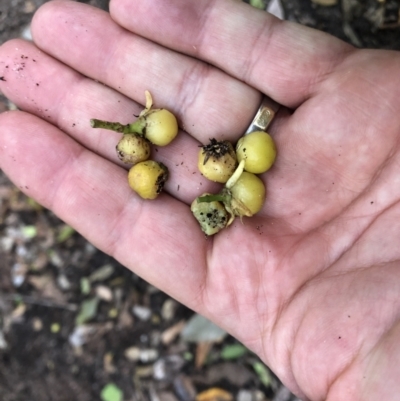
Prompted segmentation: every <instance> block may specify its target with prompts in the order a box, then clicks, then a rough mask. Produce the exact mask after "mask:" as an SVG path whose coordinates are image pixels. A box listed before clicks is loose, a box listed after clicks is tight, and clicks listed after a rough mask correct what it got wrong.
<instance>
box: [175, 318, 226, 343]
mask: <svg viewBox="0 0 400 401" xmlns="http://www.w3.org/2000/svg"><path fill="white" fill-rule="evenodd" d="M226 336H227V332H226V331H225V330H222V329H221V328H220V327H218V326H217V325H215V324H214V323H212V322H211V321H209V320H208V319H206V318H205V317H204V316H201V315H198V314H197V313H196V314H194V315H193V316H192V317H191V318H190V319H189V321H188V322H187V323H186V325H185V327H184V328H183V330H182V332H181V337H182V339H183V340H185V341H189V342H194V343H202V342H221V341H222V340H223V339H224V338H225V337H226Z"/></svg>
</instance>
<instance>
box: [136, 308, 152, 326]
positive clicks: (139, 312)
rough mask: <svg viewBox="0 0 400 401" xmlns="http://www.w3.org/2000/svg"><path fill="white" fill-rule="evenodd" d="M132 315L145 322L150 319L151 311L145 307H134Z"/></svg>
mask: <svg viewBox="0 0 400 401" xmlns="http://www.w3.org/2000/svg"><path fill="white" fill-rule="evenodd" d="M132 313H133V314H134V315H135V316H136V317H137V318H138V319H139V320H142V321H144V322H145V321H147V320H149V319H150V318H151V309H150V308H147V307H146V306H141V305H134V306H133V308H132Z"/></svg>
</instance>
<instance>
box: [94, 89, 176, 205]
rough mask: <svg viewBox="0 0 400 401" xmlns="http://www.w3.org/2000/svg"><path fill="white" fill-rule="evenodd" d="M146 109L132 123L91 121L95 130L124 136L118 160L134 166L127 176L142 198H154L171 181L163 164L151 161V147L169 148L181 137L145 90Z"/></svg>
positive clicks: (171, 119) (170, 117) (173, 121)
mask: <svg viewBox="0 0 400 401" xmlns="http://www.w3.org/2000/svg"><path fill="white" fill-rule="evenodd" d="M145 94H146V107H145V109H144V110H143V111H142V112H141V113H140V115H139V117H138V119H137V120H136V121H135V122H134V123H131V124H126V125H123V124H120V123H114V122H109V121H103V120H97V119H92V120H90V123H91V126H92V127H93V128H104V129H109V130H112V131H117V132H120V133H122V134H123V136H122V138H121V140H120V141H119V142H118V144H117V147H116V150H117V154H118V157H119V158H120V160H122V161H123V162H124V163H126V164H130V165H132V167H131V168H130V170H129V173H128V182H129V185H130V187H131V188H132V189H133V190H134V191H135V192H136V193H137V194H138V195H139V196H140V197H142V198H143V199H155V198H156V197H157V196H158V195H159V194H160V192H161V191H162V189H163V187H164V184H165V182H166V181H167V179H168V176H169V171H168V168H167V166H165V165H164V164H162V163H160V162H157V161H154V160H149V158H150V155H151V144H153V145H157V146H166V145H168V144H169V143H171V141H172V140H173V139H174V138H175V137H176V135H177V134H178V122H177V120H176V118H175V116H174V115H173V114H172V113H171V112H170V111H168V110H166V109H153V108H152V106H153V99H152V97H151V94H150V92H148V91H146V92H145Z"/></svg>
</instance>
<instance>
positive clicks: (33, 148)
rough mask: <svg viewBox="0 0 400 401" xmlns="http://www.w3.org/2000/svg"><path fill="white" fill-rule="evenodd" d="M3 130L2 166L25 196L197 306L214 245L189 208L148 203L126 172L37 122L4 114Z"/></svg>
mask: <svg viewBox="0 0 400 401" xmlns="http://www.w3.org/2000/svg"><path fill="white" fill-rule="evenodd" d="M0 126H1V127H2V129H1V132H0V168H1V169H2V170H3V171H4V172H5V173H6V174H7V175H8V176H9V177H10V178H11V179H12V181H13V182H14V183H15V184H16V185H17V186H18V187H19V188H21V190H23V191H24V192H25V193H26V194H27V195H29V196H31V197H33V198H35V199H37V200H38V201H39V202H40V203H41V204H42V205H44V206H45V207H47V208H49V209H51V210H52V211H54V212H55V213H56V214H57V215H58V216H59V217H60V218H61V219H63V220H64V221H65V222H67V223H68V224H70V225H71V226H73V227H75V228H76V229H77V230H78V231H79V232H80V233H81V234H82V235H84V236H85V237H86V238H87V239H88V240H89V241H90V242H92V243H93V244H94V245H95V246H96V247H98V248H99V249H101V250H103V251H104V252H106V253H108V254H110V255H112V256H113V257H115V258H116V259H117V260H119V261H120V262H121V263H122V264H124V265H125V266H128V267H129V266H130V267H133V266H134V268H135V272H136V273H137V274H139V275H140V276H142V277H143V278H145V279H146V280H148V281H149V282H152V283H153V284H154V285H157V286H158V287H159V288H161V289H163V290H165V291H167V292H169V293H170V294H173V295H174V297H176V298H178V299H179V300H181V301H182V300H185V302H189V303H190V304H191V306H192V307H193V306H195V302H196V296H197V294H199V287H200V285H201V283H202V281H203V274H204V270H203V269H204V266H205V257H204V255H205V248H206V247H208V246H209V244H210V242H209V241H206V240H205V239H204V236H203V235H202V233H201V231H200V230H199V228H198V227H197V222H196V221H195V220H194V218H193V217H192V216H191V214H190V210H189V208H188V207H187V206H186V205H184V204H182V203H181V202H179V201H177V200H174V199H173V198H171V197H169V196H168V195H165V194H162V195H161V196H160V198H158V199H156V200H154V201H143V200H141V199H140V198H139V197H138V196H136V195H135V194H134V193H133V192H132V191H131V190H130V189H129V187H128V185H127V182H126V171H125V170H124V169H122V168H120V167H119V166H116V165H115V164H114V163H111V162H109V161H106V160H104V159H103V158H101V157H100V156H98V155H96V154H94V153H92V152H90V151H88V150H87V149H85V148H84V147H82V146H81V145H79V144H78V143H77V142H75V141H74V140H73V139H71V138H70V137H68V136H66V135H64V134H63V133H62V132H61V131H60V130H59V129H57V128H56V127H54V126H52V125H50V124H48V123H46V122H44V121H43V120H41V119H39V118H37V117H34V116H32V115H29V114H27V113H24V112H19V111H18V112H8V113H3V114H1V115H0ZM183 282H184V283H185V285H184V286H182V283H183Z"/></svg>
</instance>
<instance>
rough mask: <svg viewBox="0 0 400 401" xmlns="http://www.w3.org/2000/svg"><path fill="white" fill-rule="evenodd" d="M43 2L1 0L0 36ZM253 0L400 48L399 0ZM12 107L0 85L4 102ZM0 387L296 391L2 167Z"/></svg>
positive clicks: (114, 396) (286, 399) (358, 42)
mask: <svg viewBox="0 0 400 401" xmlns="http://www.w3.org/2000/svg"><path fill="white" fill-rule="evenodd" d="M45 2H46V0H0V43H4V42H5V41H6V40H8V39H11V38H14V37H27V36H28V35H29V30H28V27H29V21H30V20H31V18H32V15H33V13H34V12H35V10H36V9H37V8H38V7H39V6H40V5H41V4H43V3H45ZM82 2H84V3H89V4H92V5H94V6H96V7H101V8H103V9H107V6H108V1H107V0H87V1H82ZM251 2H252V3H253V5H256V6H257V5H258V6H261V7H263V6H264V7H265V6H271V2H274V3H275V7H276V6H278V9H279V6H281V9H280V11H281V12H283V13H284V17H285V19H288V20H292V21H297V22H299V23H301V24H304V25H307V26H311V27H314V28H317V29H320V30H324V31H326V32H330V33H331V34H333V35H335V36H337V37H339V38H341V39H343V40H346V41H347V42H350V43H352V44H353V45H355V46H357V47H370V48H386V49H396V50H399V48H400V41H399V39H400V30H399V2H398V1H392V0H386V1H385V0H362V1H361V0H342V1H338V0H314V1H313V2H312V1H311V0H282V1H281V2H279V1H275V0H270V1H265V2H264V3H263V1H262V0H252V1H251ZM13 108H15V106H14V105H13V104H12V103H10V102H9V101H8V100H7V99H6V98H5V97H4V96H2V95H1V94H0V112H3V111H6V110H9V109H13ZM327 363H329V361H328V362H327ZM210 390H211V391H210ZM205 391H208V392H205ZM0 398H1V400H2V401H47V400H49V401H50V400H51V401H64V400H65V401H67V400H68V401H70V400H77V401H92V400H105V401H122V400H125V401H128V400H138V401H140V400H152V401H193V400H195V399H196V400H197V401H201V400H206V401H214V400H215V401H216V400H219V401H229V400H233V399H237V400H239V401H263V400H265V401H267V400H274V401H293V400H296V398H295V397H294V396H293V395H291V394H290V392H289V391H288V390H287V389H286V388H285V387H283V386H282V385H281V384H280V383H279V381H278V380H277V379H276V378H275V376H274V375H273V374H272V373H271V372H270V371H269V370H268V369H267V368H266V367H265V365H263V364H262V363H261V362H260V361H259V359H258V358H257V357H256V356H254V355H253V354H251V353H250V352H249V351H248V350H246V348H244V347H243V346H242V345H241V344H239V343H237V342H236V341H235V339H233V338H232V337H230V336H228V335H227V334H226V333H224V332H223V331H221V330H219V329H218V328H217V327H216V326H214V325H212V324H210V323H209V322H208V321H206V320H204V319H202V318H201V317H200V316H197V315H194V314H193V313H192V312H191V311H190V310H188V309H187V308H185V307H184V306H182V305H180V304H178V303H177V302H175V301H174V300H172V299H170V298H169V297H168V296H166V295H165V294H163V293H162V292H160V291H159V290H158V289H156V288H154V287H152V286H150V285H148V284H147V283H146V282H144V281H143V280H141V279H140V278H139V277H137V276H136V275H134V274H132V273H131V272H129V271H127V269H125V268H124V267H123V266H121V265H119V264H118V263H117V262H116V261H115V260H113V259H112V258H110V257H108V256H107V255H104V254H103V253H101V252H100V251H99V250H97V249H96V248H94V247H93V246H92V245H91V244H89V243H88V242H87V241H86V240H84V239H83V238H82V237H81V236H80V235H78V234H77V233H76V232H74V230H73V229H71V228H70V227H68V226H67V225H65V224H64V223H63V222H62V221H60V220H59V219H58V218H57V217H55V216H54V215H53V214H52V213H51V212H49V211H48V210H46V209H44V208H42V207H41V206H40V205H38V204H37V203H36V202H34V201H33V200H32V199H29V198H27V197H26V196H24V195H23V194H22V193H21V192H20V191H19V190H18V188H16V187H14V186H13V185H12V184H11V183H10V182H9V180H8V179H7V178H6V177H5V176H4V174H3V173H2V172H1V171H0Z"/></svg>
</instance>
